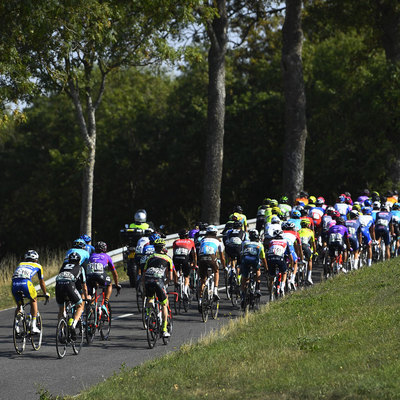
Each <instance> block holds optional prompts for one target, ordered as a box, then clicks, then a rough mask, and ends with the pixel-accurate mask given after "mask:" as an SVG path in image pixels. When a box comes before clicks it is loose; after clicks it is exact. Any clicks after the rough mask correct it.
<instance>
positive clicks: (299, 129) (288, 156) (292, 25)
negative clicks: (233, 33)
mask: <svg viewBox="0 0 400 400" xmlns="http://www.w3.org/2000/svg"><path fill="white" fill-rule="evenodd" d="M301 3H302V2H301V0H286V16H285V22H284V24H283V29H282V39H283V46H282V75H283V87H284V94H285V144H284V154H283V185H282V186H283V192H284V193H285V194H286V195H287V196H288V197H289V199H290V200H291V201H293V200H294V199H295V197H296V196H297V194H298V193H299V191H300V190H302V189H303V185H304V158H305V147H306V138H307V123H306V97H305V92H304V81H303V64H302V58H301V54H302V46H303V43H302V41H303V31H302V28H301Z"/></svg>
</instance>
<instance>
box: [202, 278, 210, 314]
mask: <svg viewBox="0 0 400 400" xmlns="http://www.w3.org/2000/svg"><path fill="white" fill-rule="evenodd" d="M209 306H210V304H209V296H208V287H207V286H205V287H204V290H203V296H202V297H201V318H202V319H203V322H207V320H208V313H209Z"/></svg>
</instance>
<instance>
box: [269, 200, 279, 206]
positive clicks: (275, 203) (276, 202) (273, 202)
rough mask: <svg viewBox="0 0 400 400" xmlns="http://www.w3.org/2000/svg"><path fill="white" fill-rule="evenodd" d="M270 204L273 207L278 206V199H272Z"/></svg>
mask: <svg viewBox="0 0 400 400" xmlns="http://www.w3.org/2000/svg"><path fill="white" fill-rule="evenodd" d="M269 205H270V206H271V207H272V208H274V207H278V200H275V199H272V200H271V201H270V202H269Z"/></svg>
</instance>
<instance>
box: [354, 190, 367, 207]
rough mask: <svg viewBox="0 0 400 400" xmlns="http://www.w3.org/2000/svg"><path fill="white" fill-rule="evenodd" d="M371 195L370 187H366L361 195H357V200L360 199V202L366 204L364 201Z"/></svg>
mask: <svg viewBox="0 0 400 400" xmlns="http://www.w3.org/2000/svg"><path fill="white" fill-rule="evenodd" d="M369 196H370V192H369V190H368V189H364V190H363V191H362V193H361V194H360V196H358V197H357V201H358V202H359V203H360V204H362V205H364V201H365V200H369Z"/></svg>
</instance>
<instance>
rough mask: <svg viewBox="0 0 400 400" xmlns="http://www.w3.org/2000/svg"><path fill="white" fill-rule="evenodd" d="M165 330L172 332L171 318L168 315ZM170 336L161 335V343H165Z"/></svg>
mask: <svg viewBox="0 0 400 400" xmlns="http://www.w3.org/2000/svg"><path fill="white" fill-rule="evenodd" d="M167 331H168V332H169V333H170V334H172V318H171V317H170V316H169V315H168V317H167ZM169 339H170V337H163V338H162V340H163V343H164V344H165V345H166V344H168V342H169Z"/></svg>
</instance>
